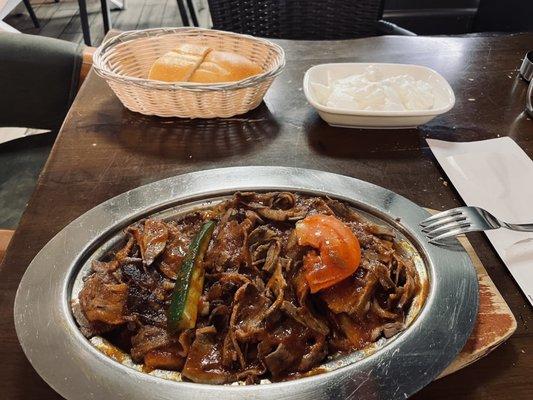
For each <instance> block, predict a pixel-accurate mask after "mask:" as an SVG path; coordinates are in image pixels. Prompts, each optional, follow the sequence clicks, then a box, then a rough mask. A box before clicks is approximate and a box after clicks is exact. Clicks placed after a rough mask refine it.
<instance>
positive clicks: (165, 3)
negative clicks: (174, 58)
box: [5, 0, 208, 46]
mask: <svg viewBox="0 0 533 400" xmlns="http://www.w3.org/2000/svg"><path fill="white" fill-rule="evenodd" d="M195 3H196V5H197V7H196V10H197V13H198V18H199V20H200V21H207V20H208V16H207V18H206V15H204V14H206V13H207V10H206V8H205V6H204V4H205V2H203V1H196V2H195ZM109 4H110V7H112V4H111V3H109ZM32 5H33V8H34V10H35V14H36V15H37V17H38V18H39V21H40V24H41V26H40V28H35V27H34V26H33V24H32V22H31V19H30V17H29V16H28V13H27V12H26V10H25V9H24V8H20V7H19V8H17V9H16V10H15V11H14V12H12V13H11V14H10V15H9V16H8V17H7V18H6V19H5V22H7V23H8V24H9V25H11V26H13V27H14V28H16V29H18V30H19V31H21V32H23V33H29V34H34V35H42V36H48V37H54V38H59V39H64V40H68V41H71V42H76V43H81V42H82V41H83V36H82V31H81V22H80V17H79V10H78V2H77V0H60V2H58V3H56V2H54V0H32ZM87 8H88V12H89V25H90V29H91V39H92V42H93V46H97V45H99V44H100V43H101V42H102V39H103V37H104V28H103V21H102V15H101V12H100V1H99V0H88V1H87ZM111 21H112V24H113V28H115V29H119V30H131V29H146V28H155V27H161V26H182V25H183V24H182V21H181V17H180V15H179V11H178V6H177V2H176V0H126V8H125V9H124V10H112V11H111Z"/></svg>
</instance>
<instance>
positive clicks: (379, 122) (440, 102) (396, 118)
mask: <svg viewBox="0 0 533 400" xmlns="http://www.w3.org/2000/svg"><path fill="white" fill-rule="evenodd" d="M371 65H372V66H375V67H376V68H378V69H379V71H380V73H382V75H383V76H384V77H389V76H395V75H404V74H405V75H410V76H412V77H413V78H414V79H416V80H422V81H425V82H428V83H429V84H430V85H431V86H432V87H433V94H434V96H435V107H434V108H432V109H431V110H416V111H414V110H407V111H370V110H355V111H354V110H348V109H340V108H333V107H327V106H325V105H323V104H320V103H319V101H318V96H317V94H316V93H315V91H314V88H313V86H312V84H313V83H319V84H322V85H328V76H329V79H331V80H335V79H340V78H346V77H348V76H350V75H358V74H362V73H363V72H364V71H365V69H366V68H367V67H369V66H371ZM303 89H304V93H305V97H306V98H307V101H309V103H310V104H311V105H312V106H313V107H314V108H315V109H316V110H317V111H318V114H319V115H320V116H321V117H322V119H323V120H324V121H326V122H327V123H328V124H330V125H332V126H340V127H346V128H376V129H377V128H397V129H398V128H412V127H417V126H419V125H423V124H425V123H427V122H429V121H431V120H432V119H433V118H435V117H436V116H437V115H440V114H443V113H445V112H446V111H448V110H450V109H451V108H452V107H453V105H454V104H455V96H454V94H453V90H452V88H451V87H450V84H449V83H448V82H447V81H446V79H444V78H443V77H442V75H440V74H439V73H437V72H435V71H433V70H432V69H430V68H427V67H423V66H421V65H409V64H384V63H336V64H320V65H315V66H314V67H311V68H310V69H308V70H307V72H306V73H305V76H304V82H303Z"/></svg>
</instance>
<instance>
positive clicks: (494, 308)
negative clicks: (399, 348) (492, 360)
mask: <svg viewBox="0 0 533 400" xmlns="http://www.w3.org/2000/svg"><path fill="white" fill-rule="evenodd" d="M428 211H430V212H431V213H435V211H433V210H428ZM458 240H459V242H460V243H461V244H462V245H463V247H464V248H465V250H466V252H467V253H468V255H469V256H470V259H471V260H472V263H473V264H474V267H475V268H476V271H477V276H478V281H479V310H478V314H477V321H476V325H475V326H474V330H473V331H472V334H471V335H470V338H469V339H468V341H467V342H466V345H465V347H464V348H463V350H462V351H461V352H460V353H459V355H458V356H457V358H456V359H455V360H453V361H452V363H451V364H450V365H449V366H448V368H446V369H445V370H444V371H443V372H442V374H440V375H439V378H442V377H443V376H446V375H449V374H451V373H453V372H455V371H458V370H460V369H461V368H464V367H466V366H467V365H470V364H472V363H473V362H475V361H477V360H479V359H480V358H481V357H484V356H486V355H487V354H489V353H490V352H491V351H492V350H494V349H495V348H496V347H498V346H499V345H500V344H502V343H503V342H504V341H505V340H506V339H508V338H509V337H510V336H511V335H512V334H513V332H514V331H515V330H516V319H515V317H514V315H513V313H512V312H511V310H510V309H509V306H508V305H507V303H506V302H505V300H504V299H503V297H502V295H501V294H500V292H499V291H498V289H497V288H496V286H495V285H494V282H493V281H492V280H491V279H490V276H489V275H488V274H487V271H486V270H485V267H484V266H483V264H482V263H481V260H480V259H479V257H478V256H477V254H476V252H475V251H474V248H473V247H472V245H471V244H470V242H469V241H468V239H467V238H466V237H464V236H463V237H459V238H458ZM437 379H438V378H437Z"/></svg>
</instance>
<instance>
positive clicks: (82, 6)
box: [78, 0, 91, 46]
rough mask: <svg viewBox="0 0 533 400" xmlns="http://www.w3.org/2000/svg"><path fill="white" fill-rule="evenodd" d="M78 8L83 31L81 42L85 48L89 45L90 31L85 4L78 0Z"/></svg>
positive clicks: (82, 0) (83, 1)
mask: <svg viewBox="0 0 533 400" xmlns="http://www.w3.org/2000/svg"><path fill="white" fill-rule="evenodd" d="M78 5H79V7H80V20H81V30H82V31H83V41H84V42H85V44H86V45H87V46H90V45H91V30H90V29H89V16H88V15H87V2H86V1H85V0H78Z"/></svg>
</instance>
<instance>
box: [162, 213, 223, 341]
mask: <svg viewBox="0 0 533 400" xmlns="http://www.w3.org/2000/svg"><path fill="white" fill-rule="evenodd" d="M215 225H216V223H215V222H214V221H207V222H206V223H204V224H203V225H202V227H201V228H200V231H199V232H198V233H197V234H196V236H195V237H194V239H193V240H192V242H191V245H190V246H189V250H188V251H187V254H186V255H185V258H184V259H183V262H182V264H181V268H180V271H179V272H178V276H177V278H176V285H175V286H174V291H173V292H172V298H171V301H170V308H169V313H168V328H169V330H170V331H171V332H178V331H183V330H185V329H189V328H194V326H195V325H196V316H197V314H198V301H199V299H200V296H201V294H202V291H203V288H204V268H203V266H202V260H203V258H204V255H205V251H206V250H207V246H208V245H209V241H210V240H211V236H212V234H213V230H214V229H215Z"/></svg>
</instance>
